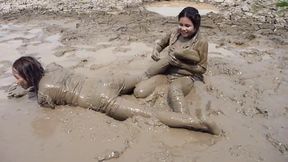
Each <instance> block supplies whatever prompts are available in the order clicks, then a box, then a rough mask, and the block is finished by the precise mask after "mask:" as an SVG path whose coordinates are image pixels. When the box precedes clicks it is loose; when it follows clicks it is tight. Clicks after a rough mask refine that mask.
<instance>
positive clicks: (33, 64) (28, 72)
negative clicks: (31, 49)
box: [12, 56, 44, 93]
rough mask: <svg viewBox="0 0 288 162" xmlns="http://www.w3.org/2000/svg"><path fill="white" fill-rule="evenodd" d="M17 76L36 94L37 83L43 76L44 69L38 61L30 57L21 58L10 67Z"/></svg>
mask: <svg viewBox="0 0 288 162" xmlns="http://www.w3.org/2000/svg"><path fill="white" fill-rule="evenodd" d="M12 67H13V68H14V69H15V70H17V72H18V74H19V75H20V76H21V77H22V78H23V79H25V81H26V82H27V83H28V86H29V87H33V91H34V92H36V93H37V91H38V87H39V82H40V80H41V78H42V77H43V76H44V69H43V67H42V65H41V64H40V62H39V61H37V60H36V59H35V58H33V57H31V56H23V57H20V58H19V59H17V60H16V61H15V62H14V63H13V66H12Z"/></svg>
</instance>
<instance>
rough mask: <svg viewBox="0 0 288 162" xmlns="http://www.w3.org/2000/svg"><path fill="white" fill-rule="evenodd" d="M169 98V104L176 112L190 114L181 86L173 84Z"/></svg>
mask: <svg viewBox="0 0 288 162" xmlns="http://www.w3.org/2000/svg"><path fill="white" fill-rule="evenodd" d="M167 97H168V98H167V99H168V104H169V106H170V107H171V108H172V110H173V111H174V112H178V113H181V114H190V112H189V109H188V106H187V103H186V101H185V96H184V93H183V91H182V89H181V85H179V84H173V83H172V84H171V85H170V87H169V90H168V96H167Z"/></svg>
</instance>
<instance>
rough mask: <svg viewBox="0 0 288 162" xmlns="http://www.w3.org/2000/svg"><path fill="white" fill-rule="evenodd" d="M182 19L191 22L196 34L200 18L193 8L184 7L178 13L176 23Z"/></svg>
mask: <svg viewBox="0 0 288 162" xmlns="http://www.w3.org/2000/svg"><path fill="white" fill-rule="evenodd" d="M182 17H187V18H188V19H190V20H191V22H192V23H193V25H194V27H195V29H196V33H197V32H198V30H199V27H200V24H201V16H200V14H199V11H198V10H197V9H196V8H194V7H186V8H184V9H183V10H182V11H181V12H180V13H179V15H178V21H179V20H180V19H181V18H182Z"/></svg>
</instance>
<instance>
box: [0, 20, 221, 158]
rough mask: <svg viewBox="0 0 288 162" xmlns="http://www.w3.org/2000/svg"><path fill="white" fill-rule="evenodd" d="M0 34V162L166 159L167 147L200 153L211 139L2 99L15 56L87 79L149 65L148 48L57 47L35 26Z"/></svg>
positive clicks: (9, 27)
mask: <svg viewBox="0 0 288 162" xmlns="http://www.w3.org/2000/svg"><path fill="white" fill-rule="evenodd" d="M52 22H53V21H52ZM48 23H49V22H48ZM0 33H1V37H0V49H1V51H2V52H3V54H1V60H0V72H1V76H0V85H1V89H0V123H1V124H0V127H1V131H0V141H1V147H0V156H1V160H3V161H7V162H9V161H13V162H17V161H19V162H20V161H21V162H22V161H43V162H45V161H75V162H76V161H87V162H89V161H91V162H92V161H98V160H99V161H101V160H104V159H107V160H108V159H109V158H111V159H110V160H114V159H116V160H117V161H137V160H139V159H142V158H143V159H145V160H146V161H151V160H155V159H159V160H160V159H167V160H168V161H174V159H175V157H174V156H172V154H173V152H174V151H173V148H174V147H176V148H181V147H182V146H186V147H189V146H191V145H195V146H197V147H195V148H194V150H199V151H201V150H203V149H205V148H209V147H211V146H212V145H214V144H215V142H216V141H217V138H216V137H215V138H214V137H212V136H211V135H208V134H203V133H198V132H192V131H188V130H183V129H170V128H168V127H166V126H164V125H158V124H157V123H156V124H155V123H154V124H153V121H152V122H151V121H149V119H143V118H141V117H140V118H139V117H136V118H135V119H129V120H127V121H124V122H123V121H117V120H114V119H112V118H110V117H107V116H106V115H105V114H101V113H98V112H94V111H91V110H85V109H83V108H78V107H69V106H59V107H57V109H56V110H52V109H45V108H41V107H39V105H37V102H36V101H34V100H29V99H27V98H26V97H24V98H19V99H8V98H7V97H6V95H7V93H6V92H5V90H7V88H8V86H9V85H10V84H11V83H12V82H13V81H15V80H14V78H13V76H12V74H11V65H12V63H13V61H14V60H15V59H17V58H19V57H20V56H24V55H30V56H34V57H36V58H38V59H39V60H40V61H41V63H43V65H47V64H49V63H52V62H56V63H58V64H60V65H62V66H64V67H66V68H69V69H73V70H75V71H77V72H81V73H85V74H87V75H91V74H95V73H96V71H97V74H99V73H100V74H101V73H103V74H102V75H104V74H107V71H111V70H112V72H114V73H115V72H119V71H121V72H129V71H130V72H131V71H138V72H139V71H141V70H144V69H145V67H146V66H147V63H149V57H148V56H150V55H149V54H150V53H151V50H152V48H151V47H149V46H147V45H146V44H145V43H141V42H133V43H124V44H123V43H121V42H120V41H119V42H113V43H111V42H109V41H105V40H103V42H97V43H95V46H91V45H81V44H77V45H65V44H63V43H61V38H62V35H61V33H55V32H47V30H46V25H44V26H43V24H42V25H39V24H2V25H0ZM141 58H142V59H141ZM143 58H144V59H143ZM113 69H114V70H113ZM147 123H148V124H147ZM149 123H150V124H149ZM163 134H165V135H164V136H163ZM27 148H29V151H28V150H27ZM151 152H153V154H151ZM15 154H17V156H15ZM177 154H178V153H177ZM83 155H85V156H83ZM116 155H117V156H116ZM147 155H149V156H147ZM179 156H182V153H181V152H180V153H179ZM187 160H188V159H187ZM188 161H189V160H188Z"/></svg>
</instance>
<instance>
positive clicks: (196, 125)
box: [155, 111, 221, 135]
mask: <svg viewBox="0 0 288 162" xmlns="http://www.w3.org/2000/svg"><path fill="white" fill-rule="evenodd" d="M155 116H156V117H157V118H158V119H159V121H161V122H162V123H163V124H166V125H168V126H169V127H174V128H186V129H192V130H200V131H204V132H208V133H211V134H214V135H220V133H221V129H219V127H218V126H217V125H216V124H215V123H214V122H208V121H203V120H199V119H197V118H193V117H192V116H190V115H186V114H180V113H175V112H164V111H162V112H158V113H156V114H155Z"/></svg>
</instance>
